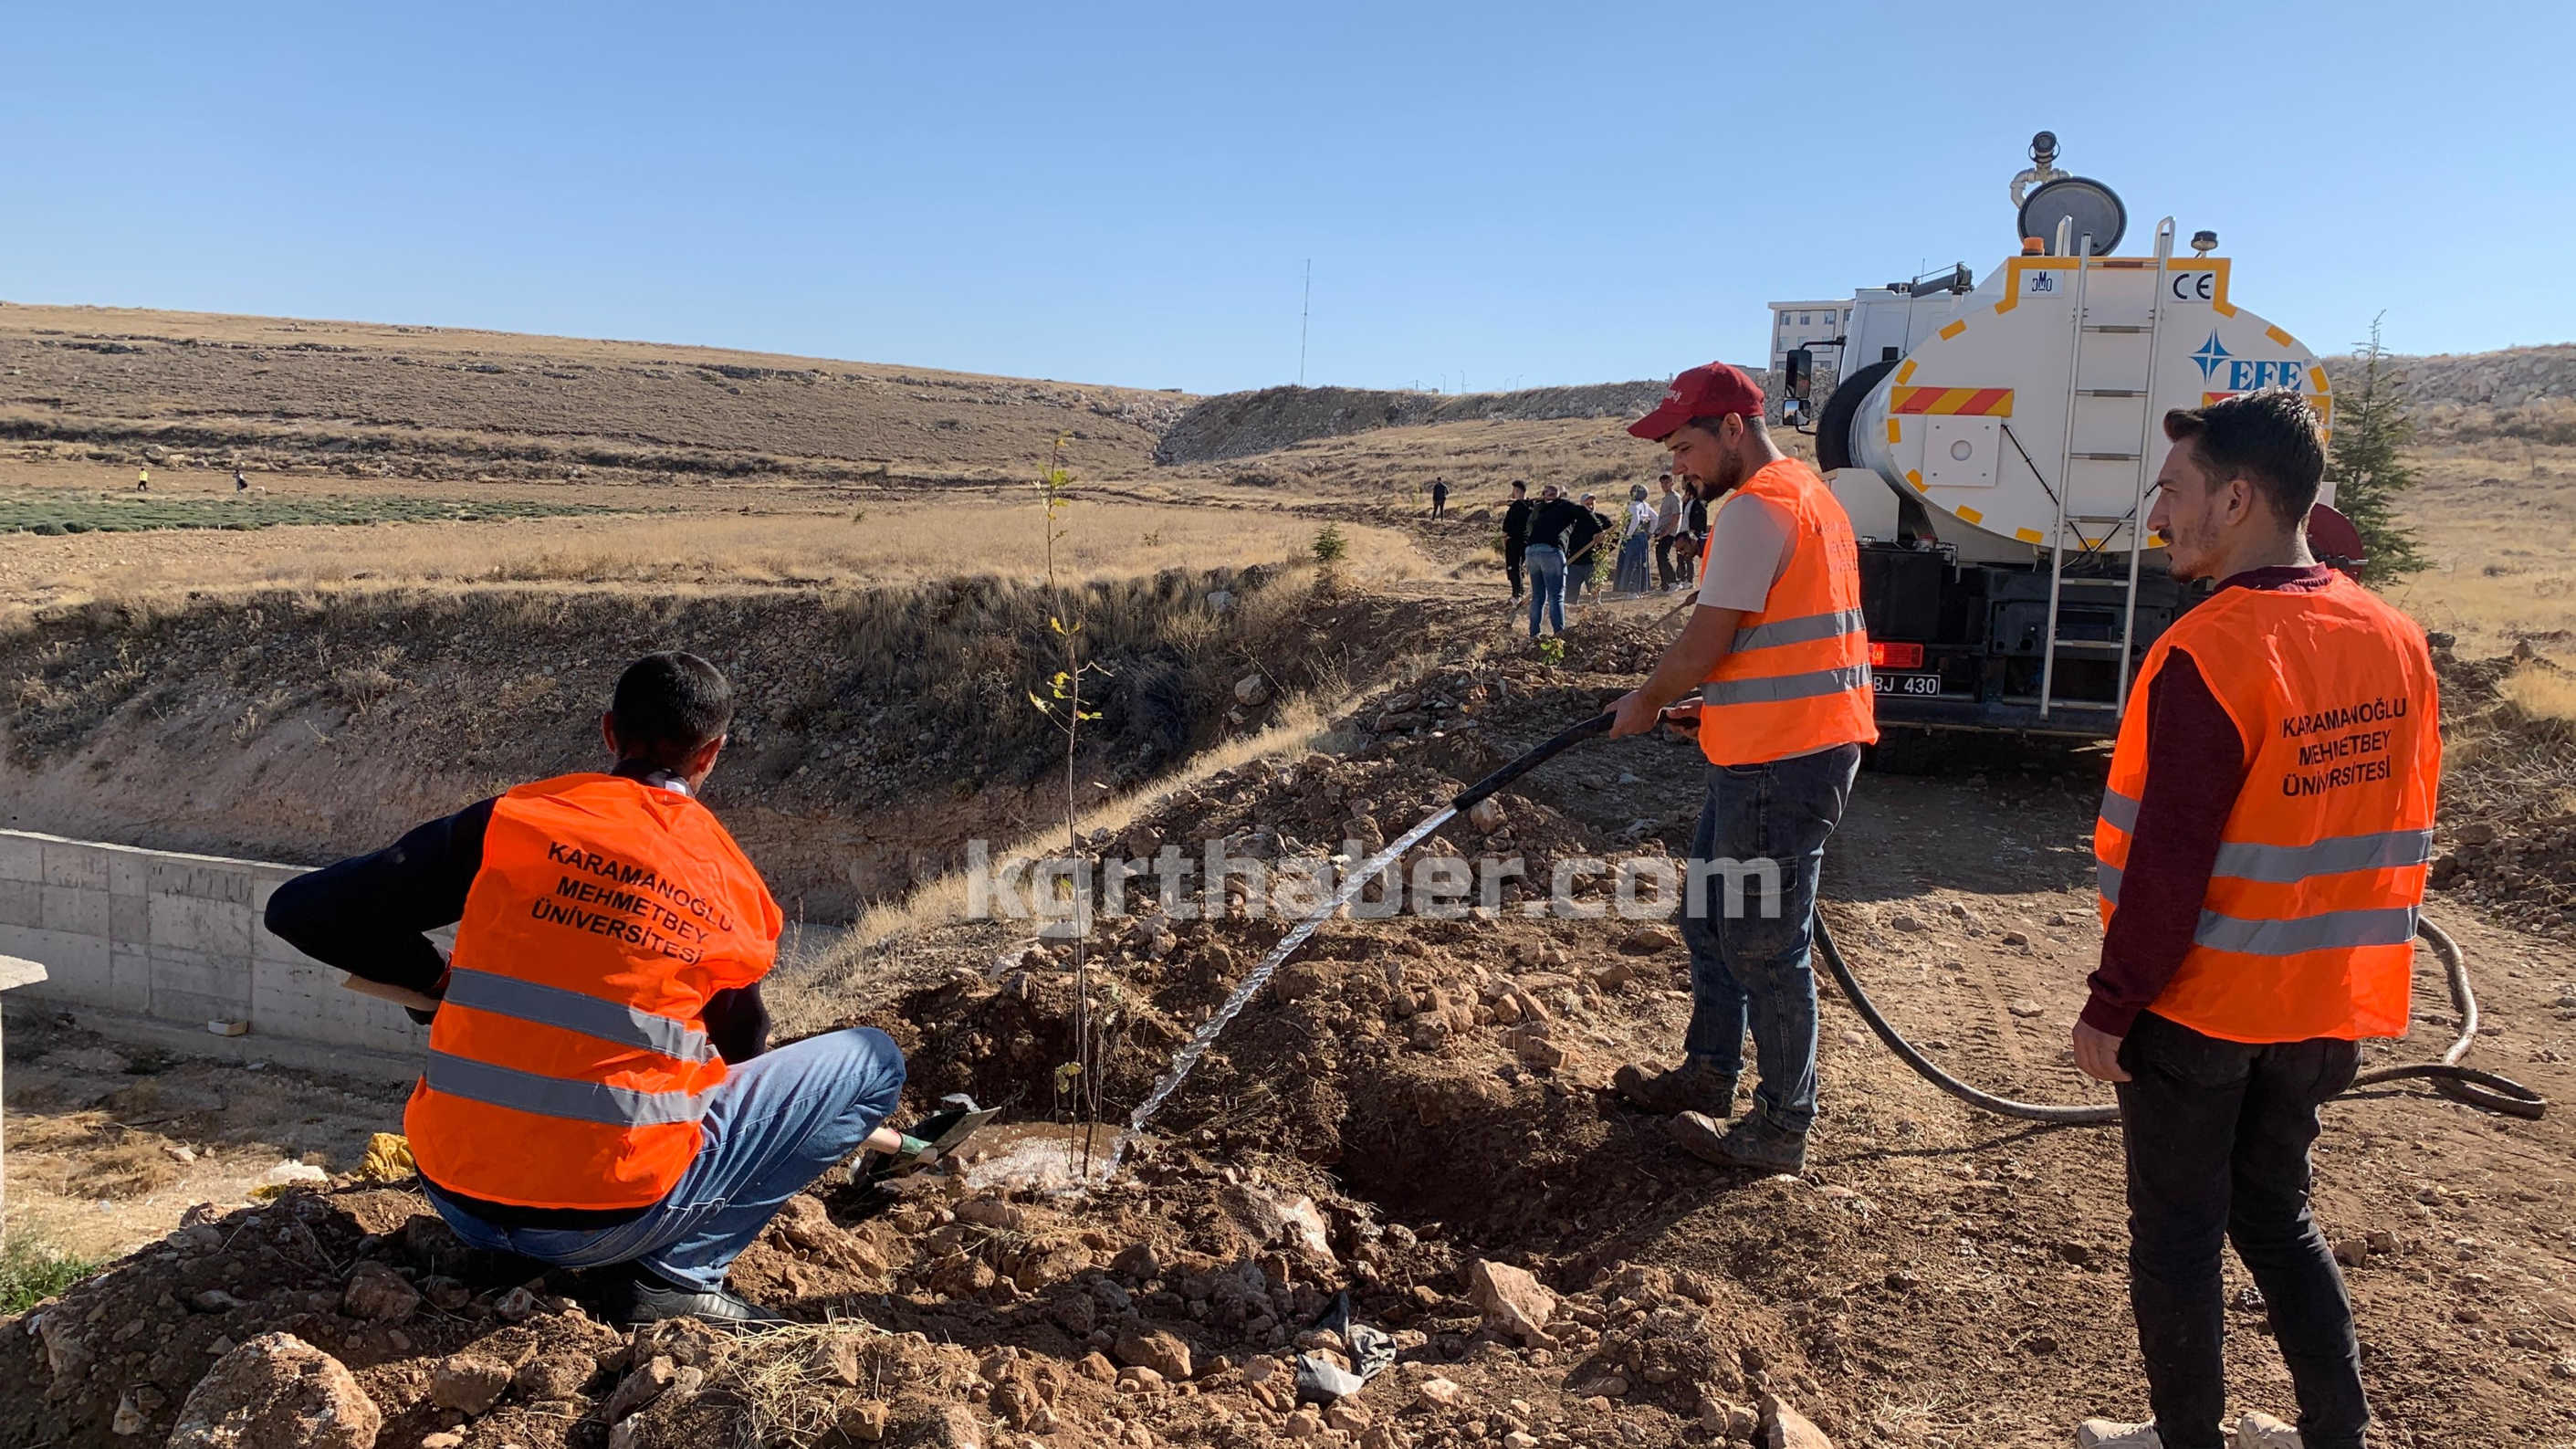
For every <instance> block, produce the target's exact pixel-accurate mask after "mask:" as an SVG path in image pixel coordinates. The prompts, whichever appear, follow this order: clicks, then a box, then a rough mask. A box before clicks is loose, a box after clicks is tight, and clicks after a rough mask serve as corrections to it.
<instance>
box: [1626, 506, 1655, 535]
mask: <svg viewBox="0 0 2576 1449" xmlns="http://www.w3.org/2000/svg"><path fill="white" fill-rule="evenodd" d="M1654 529H1655V505H1653V504H1651V503H1648V502H1647V501H1645V500H1644V499H1642V498H1641V499H1638V500H1637V501H1636V502H1634V503H1631V504H1629V505H1628V532H1629V533H1630V534H1631V535H1634V534H1640V533H1652V532H1654Z"/></svg>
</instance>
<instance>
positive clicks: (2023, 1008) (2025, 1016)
mask: <svg viewBox="0 0 2576 1449" xmlns="http://www.w3.org/2000/svg"><path fill="white" fill-rule="evenodd" d="M2004 1009H2005V1010H2006V1011H2009V1012H2011V1013H2012V1014H2013V1015H2015V1016H2018V1017H2020V1018H2021V1019H2022V1020H2024V1021H2028V1020H2030V1019H2031V1018H2032V1017H2034V1016H2038V1015H2041V1014H2042V1013H2044V1012H2046V1011H2047V1010H2048V1008H2047V1007H2045V1006H2042V1005H2040V1004H2039V1003H2038V1002H2036V1001H2033V1000H2031V999H2030V998H2029V997H2027V996H2025V997H2023V998H2022V999H2021V1000H2019V1001H2016V1002H2014V1003H2013V1004H2012V1005H2010V1006H2008V1007H2005V1008H2004Z"/></svg>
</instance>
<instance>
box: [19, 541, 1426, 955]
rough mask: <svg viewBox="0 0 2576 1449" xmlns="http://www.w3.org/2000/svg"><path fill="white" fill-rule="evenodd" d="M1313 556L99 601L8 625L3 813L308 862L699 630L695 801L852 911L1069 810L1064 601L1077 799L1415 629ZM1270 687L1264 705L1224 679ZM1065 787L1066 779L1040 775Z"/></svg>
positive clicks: (568, 751) (572, 757) (1145, 773)
mask: <svg viewBox="0 0 2576 1449" xmlns="http://www.w3.org/2000/svg"><path fill="white" fill-rule="evenodd" d="M1390 607H1391V606H1389V605H1388V604H1386V602H1385V601H1382V600H1366V599H1352V598H1344V597H1339V596H1334V595H1330V594H1318V593H1317V591H1316V590H1315V588H1314V584H1313V580H1312V578H1311V576H1310V575H1308V574H1306V573H1304V572H1301V571H1293V570H1292V571H1287V572H1280V571H1273V570H1263V569H1252V570H1219V571H1212V572H1208V573H1204V574H1186V575H1185V574H1178V573H1167V574H1165V575H1162V576H1160V577H1157V578H1147V579H1136V580H1125V581H1116V582H1106V583H1096V584H1092V585H1090V586H1088V587H1087V588H1085V589H1083V590H1081V591H1080V592H1079V593H1078V595H1077V596H1076V598H1075V599H1074V600H1073V601H1072V604H1071V607H1070V608H1069V609H1065V608H1062V607H1061V606H1058V605H1056V604H1054V602H1053V601H1052V600H1051V599H1050V598H1049V597H1048V595H1047V593H1046V591H1045V590H1043V589H1042V588H1038V587H1034V586H1031V585H1029V584H1026V583H1019V582H1011V581H1005V580H998V579H991V578H978V579H964V580H955V581H948V582H942V583H936V584H928V585H921V586H916V587H904V588H889V589H884V590H872V591H860V592H850V593H830V594H817V593H794V592H784V591H778V592H761V593H737V594H728V595H650V594H645V593H640V592H636V591H632V590H624V589H591V590H577V589H576V590H564V589H510V588H489V589H473V590H447V591H427V590H387V591H381V592H367V591H355V590H351V591H341V592H329V593H261V594H253V595H246V596H228V597H223V598H199V599H191V600H188V601H185V602H181V603H175V604H166V605H164V604H152V605H140V604H138V605H116V604H93V605H88V606H83V607H81V608H78V609H69V610H59V611H54V612H52V613H49V614H45V615H40V616H37V617H34V618H31V619H25V620H22V621H20V622H18V623H17V624H16V625H15V626H14V627H11V628H9V629H7V630H6V631H5V633H0V733H5V744H6V748H5V759H0V796H4V797H5V800H6V805H5V810H0V825H5V826H7V827H9V828H14V829H20V830H37V831H43V832H46V833H49V834H57V835H63V836H68V837H72V838H78V839H104V840H115V841H120V842H123V843H126V844H131V845H138V846H147V847H152V848H159V849H177V850H189V851H198V852H205V853H211V854H221V855H232V856H245V857H251V858H256V859H265V860H280V861H289V862H297V863H319V862H321V861H324V860H328V859H331V858H333V857H335V856H338V855H341V854H346V853H351V852H355V851H360V850H366V849H372V848H375V847H376V846H379V845H381V844H384V843H385V842H387V841H389V840H391V839H393V838H394V837H395V836H396V835H397V834H399V833H400V832H401V831H403V830H405V829H407V828H409V827H410V826H411V825H413V824H416V823H418V822H419V821H420V820H423V819H426V818H429V817H431V816H434V815H437V814H441V813H444V812H446V811H450V810H454V809H457V808H459V807H461V806H463V805H465V804H467V803H469V802H470V801H472V800H475V799H477V798H480V797H482V796H485V795H489V794H492V793H495V792H497V791H499V790H501V789H503V788H506V787H507V786H508V785H510V784H512V783H515V782H518V781H521V780H527V779H534V778H540V777H543V776H545V775H549V774H555V773H559V772H563V771H567V770H576V769H586V768H594V767H596V765H597V763H598V736H597V717H598V713H599V711H600V709H601V708H602V707H603V706H604V702H605V700H606V698H607V695H608V692H609V688H610V686H611V685H612V684H613V682H614V680H615V678H616V675H617V672H618V670H619V669H620V668H622V667H623V666H624V665H625V663H626V662H627V661H628V660H630V659H632V658H634V657H635V656H637V655H639V654H642V653H645V652H648V651H650V650H653V649H662V648H686V649H690V650H693V651H695V652H697V653H699V654H702V655H704V656H706V657H707V658H709V659H711V660H713V661H714V662H715V663H716V664H717V665H718V666H719V667H720V668H722V669H724V670H725V672H726V673H727V675H728V676H729V677H730V678H731V679H732V680H733V681H734V684H735V688H736V691H737V700H738V710H737V714H736V716H735V721H734V727H733V733H732V743H731V746H730V750H729V754H728V756H727V758H726V760H725V762H724V763H723V764H722V765H721V766H720V768H719V769H718V772H717V774H716V776H715V778H714V780H713V781H712V782H711V784H710V788H709V791H708V801H709V803H710V804H711V805H713V806H714V807H715V809H716V810H717V811H718V812H719V813H720V814H722V815H723V816H724V818H725V820H726V822H727V824H728V825H729V826H730V827H731V828H732V830H733V831H734V833H735V834H736V835H737V836H738V837H739V838H740V839H741V840H742V841H743V844H744V846H745V847H746V849H748V850H749V851H750V853H751V855H752V857H753V859H754V860H755V861H757V862H758V863H759V864H760V866H761V868H762V870H763V872H764V873H765V874H766V875H767V877H768V879H769V880H770V882H771V883H772V887H773V889H774V890H775V891H776V892H777V894H778V896H779V898H780V901H781V903H782V905H784V906H785V907H786V908H787V910H788V913H789V915H790V917H791V918H795V917H799V916H801V917H803V918H806V919H813V920H819V921H846V920H848V919H850V918H851V916H852V915H853V914H854V913H855V912H856V911H857V910H858V909H859V908H860V907H861V906H863V905H865V904H867V903H869V902H872V901H877V900H882V899H886V898H888V897H890V896H893V895H896V894H899V893H900V892H902V891H903V890H905V889H907V888H908V887H910V886H912V885H914V884H915V883H917V882H918V881H920V880H923V879H927V878H930V877H933V876H936V875H938V874H941V873H943V872H945V871H948V870H951V869H953V868H955V867H956V866H957V865H958V864H959V863H960V861H961V860H962V849H963V846H964V843H965V842H966V841H967V840H969V839H973V838H978V837H983V838H991V839H997V840H999V839H1009V838H1012V837H1014V836H1016V835H1019V834H1021V833H1023V832H1025V831H1026V830H1027V829H1028V828H1029V827H1030V826H1031V825H1033V824H1034V823H1035V822H1037V821H1040V820H1043V819H1045V818H1046V817H1047V815H1048V814H1049V813H1050V812H1051V811H1052V810H1055V809H1060V807H1061V796H1060V794H1052V795H1051V794H1050V792H1046V791H1040V790H1038V789H1037V787H1038V786H1039V785H1040V784H1041V783H1042V782H1044V781H1046V780H1047V778H1048V772H1049V771H1050V769H1051V768H1052V769H1061V767H1062V754H1061V739H1060V737H1058V736H1057V735H1056V734H1055V733H1054V731H1053V729H1052V727H1051V726H1050V725H1049V724H1048V722H1047V721H1046V720H1045V719H1044V718H1043V717H1042V716H1041V715H1040V714H1039V713H1038V711H1037V710H1036V709H1035V708H1034V707H1033V706H1032V704H1031V703H1030V700H1029V694H1030V693H1031V692H1032V691H1037V692H1040V693H1043V692H1044V691H1045V689H1046V681H1047V679H1048V676H1049V675H1050V674H1051V673H1052V672H1053V670H1054V669H1055V668H1056V667H1057V666H1056V658H1055V655H1054V644H1055V639H1054V636H1053V635H1052V634H1051V632H1050V631H1049V628H1048V625H1047V620H1048V618H1049V616H1050V615H1051V614H1054V613H1057V612H1060V611H1061V612H1078V613H1079V614H1080V615H1081V616H1082V618H1083V621H1084V625H1085V633H1084V636H1083V637H1084V639H1085V642H1086V646H1087V648H1088V650H1089V651H1090V655H1091V657H1092V658H1093V659H1095V660H1096V661H1097V662H1098V663H1099V664H1100V665H1101V666H1102V668H1103V672H1101V673H1099V674H1096V675H1094V676H1092V677H1091V678H1090V679H1089V680H1088V681H1087V693H1088V694H1089V698H1088V700H1087V701H1086V703H1087V707H1089V708H1093V709H1096V710H1098V711H1099V714H1100V718H1098V719H1097V720H1094V721H1091V722H1090V723H1089V724H1088V725H1087V727H1086V737H1085V742H1084V751H1083V758H1082V760H1081V762H1080V764H1081V770H1080V775H1081V778H1082V782H1083V787H1084V790H1085V792H1086V794H1087V795H1089V796H1094V797H1097V796H1101V795H1106V794H1109V793H1113V792H1117V791H1121V790H1125V789H1129V788H1132V787H1134V786H1136V785H1137V784H1139V783H1141V782H1144V781H1147V780H1149V779H1152V778H1154V777H1155V776H1156V775H1158V774H1161V773H1163V772H1166V771H1168V770H1170V769H1171V768H1172V767H1174V766H1175V765H1177V764H1179V763H1181V762H1182V761H1184V760H1186V759H1187V758H1188V757H1189V756H1190V755H1191V754H1192V753H1194V752H1195V751H1197V750H1199V749H1202V748H1204V747H1206V746H1207V745H1209V744H1210V743H1212V742H1214V741H1217V740H1219V739H1222V738H1224V737H1227V736H1229V735H1232V734H1235V733H1239V732H1247V731H1257V730H1258V729H1260V728H1261V727H1263V726H1264V725H1265V724H1267V723H1268V722H1269V721H1270V720H1271V719H1272V718H1273V717H1274V715H1275V712H1276V711H1278V710H1279V709H1281V708H1282V707H1283V705H1284V704H1285V703H1286V702H1287V701H1290V700H1292V699H1294V698H1296V697H1297V696H1299V695H1301V694H1302V693H1304V692H1306V691H1308V690H1311V689H1313V688H1314V687H1315V686H1316V684H1317V683H1318V681H1319V680H1323V679H1327V678H1331V679H1338V678H1341V677H1344V676H1346V675H1349V674H1353V673H1357V672H1359V671H1362V670H1365V669H1367V668H1369V667H1371V666H1372V665H1373V664H1375V663H1377V662H1380V661H1382V660H1383V659H1384V657H1385V656H1386V653H1387V651H1388V650H1390V649H1392V648H1398V647H1402V644H1403V642H1404V641H1405V640H1406V639H1407V638H1409V637H1410V636H1411V634H1412V633H1414V632H1415V630H1414V629H1413V628H1410V627H1406V626H1402V625H1394V626H1391V625H1390V623H1389V621H1388V619H1387V618H1386V614H1387V612H1388V610H1389V608H1390ZM1256 677H1257V678H1258V679H1259V680H1260V681H1261V683H1260V687H1259V689H1258V690H1254V691H1247V693H1251V694H1257V695H1258V696H1260V697H1259V699H1258V701H1257V702H1252V701H1248V700H1247V699H1246V698H1245V696H1244V695H1243V694H1238V692H1237V686H1238V684H1240V683H1241V682H1242V681H1244V680H1246V679H1252V678H1256ZM1055 788H1056V789H1058V790H1060V788H1061V787H1060V785H1059V786H1056V787H1055Z"/></svg>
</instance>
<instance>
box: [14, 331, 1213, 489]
mask: <svg viewBox="0 0 2576 1449" xmlns="http://www.w3.org/2000/svg"><path fill="white" fill-rule="evenodd" d="M1188 401H1189V399H1187V398H1184V397H1182V396H1180V395H1178V394H1173V393H1160V392H1150V391H1146V390H1143V389H1137V388H1116V387H1096V386H1089V385H1082V384H1073V383H1056V382H1047V381H1041V380H1032V379H1024V378H998V377H979V376H975V375H972V374H966V373H950V372H937V371H931V370H928V369H922V368H907V367H896V366H887V365H883V364H876V363H863V362H839V361H828V360H823V359H816V358H806V357H779V356H772V355H769V354H765V353H749V352H732V351H726V350H721V349H716V348H704V347H674V346H666V345H663V344H659V343H643V342H614V341H599V340H589V339H577V338H560V337H529V336H520V335H516V334H511V333H499V332H477V331H471V330H466V329H457V328H444V327H405V326H396V325H389V324H382V323H365V322H325V321H309V320H295V319H287V318H270V317H232V316H223V315H219V314H211V313H192V312H152V311H134V310H125V309H115V308H101V307H39V306H24V305H18V304H0V438H10V439H15V440H17V441H18V442H19V443H20V445H21V448H22V450H26V451H31V452H34V453H36V454H38V455H39V456H42V457H48V458H55V459H60V460H62V461H66V462H74V461H94V462H100V463H113V464H116V465H119V466H130V465H137V464H141V463H145V462H151V463H156V464H157V463H162V462H165V461H166V462H169V463H170V464H171V465H172V466H183V465H184V464H183V461H182V460H192V461H197V462H201V463H206V464H212V465H214V466H219V467H223V468H230V467H233V466H235V465H236V464H238V465H241V466H246V467H248V468H251V469H252V470H254V471H257V472H261V473H275V472H281V471H294V472H305V473H316V472H327V473H333V474H338V475H341V476H347V477H387V476H413V477H430V478H438V479H443V480H467V481H470V480H473V479H476V478H562V477H566V476H584V475H587V474H597V473H601V472H608V473H612V474H631V475H635V476H641V477H647V478H650V477H681V478H705V477H715V478H722V477H742V476H756V475H762V474H777V473H792V474H798V475H803V476H810V477H822V478H834V477H837V478H844V479H857V480H864V479H867V478H870V477H884V476H887V475H889V474H893V475H906V476H914V475H917V476H929V477H940V478H955V477H1017V476H1024V475H1025V474H1026V472H1027V471H1028V470H1030V469H1031V468H1032V467H1033V466H1034V465H1035V464H1036V462H1037V461H1038V460H1040V459H1043V458H1044V457H1045V456H1046V454H1047V451H1048V449H1049V448H1050V446H1052V445H1053V443H1054V442H1055V440H1056V439H1057V438H1058V437H1067V438H1068V447H1069V450H1070V458H1071V461H1072V462H1073V463H1074V464H1075V466H1077V467H1080V468H1083V469H1086V470H1090V471H1093V472H1099V471H1103V470H1108V469H1113V468H1116V469H1123V468H1126V467H1129V466H1133V465H1136V464H1140V463H1142V462H1143V461H1144V459H1145V458H1146V457H1147V456H1148V455H1149V454H1150V452H1151V450H1152V448H1153V445H1154V441H1155V439H1156V438H1157V437H1158V436H1159V435H1160V431H1161V429H1162V428H1163V427H1164V426H1165V425H1167V424H1168V423H1169V421H1170V420H1171V419H1172V418H1173V417H1174V416H1177V415H1178V413H1179V412H1180V410H1181V408H1182V407H1183V406H1184V405H1185V404H1186V403H1187V402H1188ZM125 481H126V482H127V483H129V484H130V483H131V482H132V475H131V473H130V472H129V473H128V474H127V476H126V479H125Z"/></svg>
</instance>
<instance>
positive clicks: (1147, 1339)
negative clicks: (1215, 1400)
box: [1110, 1328, 1190, 1383]
mask: <svg viewBox="0 0 2576 1449" xmlns="http://www.w3.org/2000/svg"><path fill="white" fill-rule="evenodd" d="M1110 1352H1111V1353H1113V1354H1115V1355H1117V1358H1118V1361H1119V1362H1120V1363H1123V1364H1125V1365H1127V1366H1128V1367H1130V1368H1147V1369H1152V1370H1153V1371H1154V1372H1155V1373H1157V1374H1160V1375H1162V1376H1163V1378H1165V1379H1167V1380H1170V1381H1172V1382H1174V1383H1178V1382H1181V1381H1183V1380H1186V1379H1188V1378H1189V1377H1190V1346H1189V1345H1188V1344H1186V1343H1183V1342H1181V1340H1180V1339H1179V1338H1178V1337H1176V1336H1175V1335H1173V1334H1169V1333H1165V1332H1164V1331H1163V1330H1161V1329H1159V1328H1157V1329H1150V1330H1147V1331H1145V1332H1141V1333H1127V1334H1122V1335H1120V1336H1119V1339H1118V1346H1117V1347H1115V1348H1113V1349H1111V1350H1110Z"/></svg>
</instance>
